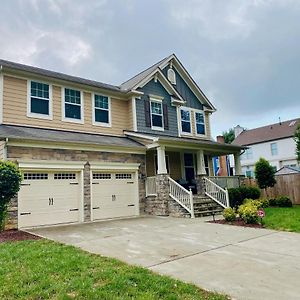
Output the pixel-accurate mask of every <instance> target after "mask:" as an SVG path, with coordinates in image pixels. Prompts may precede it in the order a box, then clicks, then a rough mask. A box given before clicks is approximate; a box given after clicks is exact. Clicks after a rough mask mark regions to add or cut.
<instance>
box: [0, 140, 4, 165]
mask: <svg viewBox="0 0 300 300" xmlns="http://www.w3.org/2000/svg"><path fill="white" fill-rule="evenodd" d="M4 148H5V141H0V160H3V159H4V158H5V157H4V152H5V151H4Z"/></svg>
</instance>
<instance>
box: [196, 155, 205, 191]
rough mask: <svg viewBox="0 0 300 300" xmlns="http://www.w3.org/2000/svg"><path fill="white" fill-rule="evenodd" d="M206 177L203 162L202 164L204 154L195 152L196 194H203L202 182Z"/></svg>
mask: <svg viewBox="0 0 300 300" xmlns="http://www.w3.org/2000/svg"><path fill="white" fill-rule="evenodd" d="M204 176H206V171H205V162H204V153H203V150H198V151H197V176H196V185H197V194H198V195H203V194H204V192H205V191H204V182H203V177H204Z"/></svg>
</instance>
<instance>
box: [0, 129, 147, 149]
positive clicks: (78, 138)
mask: <svg viewBox="0 0 300 300" xmlns="http://www.w3.org/2000/svg"><path fill="white" fill-rule="evenodd" d="M1 138H2V139H5V138H8V139H10V138H11V139H20V140H31V141H32V140H34V141H46V142H64V143H74V144H91V145H101V146H119V147H129V148H141V149H144V148H145V147H144V146H143V145H141V144H140V143H138V142H136V141H134V140H132V139H130V138H128V137H117V136H108V135H100V134H90V133H79V132H69V131H62V130H53V129H41V128H33V127H23V126H14V125H0V139H1Z"/></svg>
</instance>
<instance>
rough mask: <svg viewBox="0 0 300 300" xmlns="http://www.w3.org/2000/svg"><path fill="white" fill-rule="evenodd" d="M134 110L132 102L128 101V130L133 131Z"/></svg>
mask: <svg viewBox="0 0 300 300" xmlns="http://www.w3.org/2000/svg"><path fill="white" fill-rule="evenodd" d="M133 129H134V128H133V110H132V101H131V100H129V101H128V130H133Z"/></svg>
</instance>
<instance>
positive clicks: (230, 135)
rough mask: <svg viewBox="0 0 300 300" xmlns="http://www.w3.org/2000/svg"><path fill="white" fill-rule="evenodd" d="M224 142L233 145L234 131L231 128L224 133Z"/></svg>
mask: <svg viewBox="0 0 300 300" xmlns="http://www.w3.org/2000/svg"><path fill="white" fill-rule="evenodd" d="M222 135H223V136H224V141H225V143H226V144H231V143H232V142H233V140H234V138H235V137H234V129H233V128H230V129H228V130H227V131H223V133H222Z"/></svg>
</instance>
